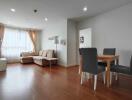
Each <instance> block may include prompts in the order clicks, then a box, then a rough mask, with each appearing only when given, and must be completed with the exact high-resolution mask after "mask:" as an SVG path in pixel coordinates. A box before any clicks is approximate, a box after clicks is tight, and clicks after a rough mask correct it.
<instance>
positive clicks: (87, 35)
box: [79, 28, 92, 48]
mask: <svg viewBox="0 0 132 100" xmlns="http://www.w3.org/2000/svg"><path fill="white" fill-rule="evenodd" d="M89 47H92V29H91V28H87V29H83V30H80V32H79V48H89Z"/></svg>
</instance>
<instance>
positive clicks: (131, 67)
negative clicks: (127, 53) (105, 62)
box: [130, 56, 132, 74]
mask: <svg viewBox="0 0 132 100" xmlns="http://www.w3.org/2000/svg"><path fill="white" fill-rule="evenodd" d="M130 73H131V74H132V56H131V59H130Z"/></svg>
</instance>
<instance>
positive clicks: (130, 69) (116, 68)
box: [110, 56, 132, 82]
mask: <svg viewBox="0 0 132 100" xmlns="http://www.w3.org/2000/svg"><path fill="white" fill-rule="evenodd" d="M110 70H111V72H116V73H117V74H118V73H122V74H126V75H132V56H131V58H130V66H123V65H119V64H117V65H113V66H112V67H111V69H110ZM111 74H112V73H111ZM110 81H111V82H112V78H110Z"/></svg>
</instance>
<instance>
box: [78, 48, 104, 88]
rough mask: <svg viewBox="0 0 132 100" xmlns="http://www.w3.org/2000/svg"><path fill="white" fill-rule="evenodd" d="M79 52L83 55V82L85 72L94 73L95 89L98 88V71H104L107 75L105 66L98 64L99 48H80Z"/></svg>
mask: <svg viewBox="0 0 132 100" xmlns="http://www.w3.org/2000/svg"><path fill="white" fill-rule="evenodd" d="M79 52H80V55H81V57H82V58H81V59H82V65H81V66H82V73H81V84H82V83H83V81H84V80H83V79H84V78H83V77H84V73H86V72H87V73H89V74H93V75H94V90H96V85H97V75H98V73H100V72H104V74H103V75H105V68H103V67H99V66H98V62H97V49H96V48H81V49H79ZM104 78H105V77H104ZM104 83H105V82H104Z"/></svg>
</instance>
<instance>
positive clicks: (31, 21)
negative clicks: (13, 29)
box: [0, 0, 132, 29]
mask: <svg viewBox="0 0 132 100" xmlns="http://www.w3.org/2000/svg"><path fill="white" fill-rule="evenodd" d="M130 2H132V0H0V22H2V23H4V24H8V25H12V26H17V27H25V28H39V29H42V28H44V27H45V26H46V25H47V24H48V23H52V22H56V23H57V22H58V21H59V20H61V19H66V18H77V17H80V16H94V15H97V14H100V13H103V12H106V11H109V10H111V9H114V8H117V7H120V6H122V5H125V4H128V3H130ZM84 6H87V7H88V11H87V12H83V11H82V9H83V7H84ZM11 8H15V9H16V12H15V13H13V12H11V11H10V9H11ZM34 9H38V12H37V13H36V14H35V13H34V12H33V10H34ZM45 17H48V22H45V21H44V18H45Z"/></svg>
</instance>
